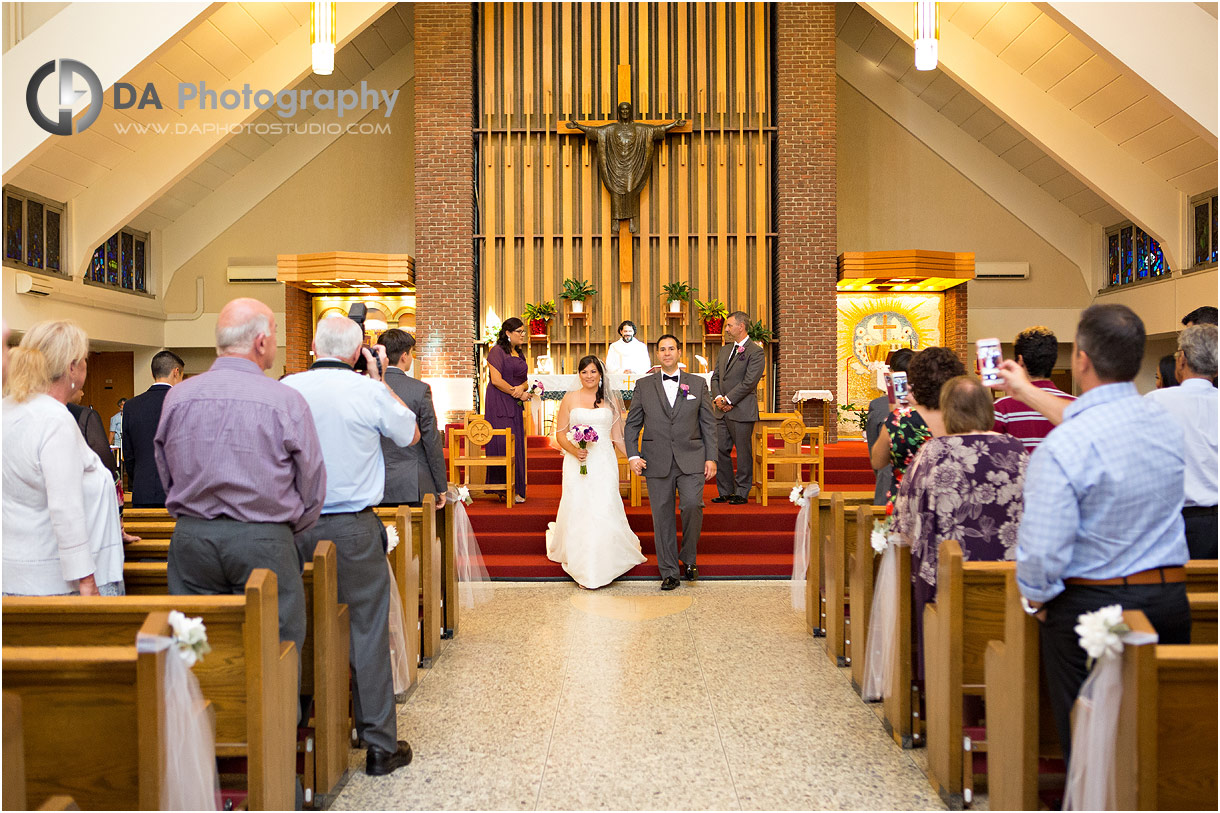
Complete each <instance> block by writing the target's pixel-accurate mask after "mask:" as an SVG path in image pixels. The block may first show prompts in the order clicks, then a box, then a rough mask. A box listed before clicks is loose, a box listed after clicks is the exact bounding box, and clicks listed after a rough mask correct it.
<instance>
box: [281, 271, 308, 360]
mask: <svg viewBox="0 0 1220 813" xmlns="http://www.w3.org/2000/svg"><path fill="white" fill-rule="evenodd" d="M312 345H313V297H312V296H311V295H310V294H309V293H308V292H306V291H302V290H301V289H300V288H296V287H294V286H292V285H285V286H284V372H285V373H288V374H292V373H299V372H301V371H303V370H306V369H308V367H309V350H310V348H311V346H312Z"/></svg>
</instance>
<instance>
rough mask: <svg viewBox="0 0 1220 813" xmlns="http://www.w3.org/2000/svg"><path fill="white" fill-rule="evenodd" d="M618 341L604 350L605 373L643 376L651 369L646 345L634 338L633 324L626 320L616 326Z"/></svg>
mask: <svg viewBox="0 0 1220 813" xmlns="http://www.w3.org/2000/svg"><path fill="white" fill-rule="evenodd" d="M618 335H619V337H620V338H619V340H618V341H617V342H615V343H614V344H612V345H610V347H609V348H608V349H607V350H606V372H608V373H617V374H626V373H631V374H632V375H643V374H644V373H646V372H648V371H649V370H651V369H652V358H651V357H650V356H649V355H648V344H647V343H645V342H644V341H643V340H641V339H637V338H636V337H635V323H634V322H632V321H630V320H628V321H625V322H623V323H621V324H620V325H619V326H618Z"/></svg>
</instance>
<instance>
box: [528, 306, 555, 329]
mask: <svg viewBox="0 0 1220 813" xmlns="http://www.w3.org/2000/svg"><path fill="white" fill-rule="evenodd" d="M557 312H558V311H557V310H556V309H555V300H553V299H547V300H545V301H543V302H539V303H538V304H537V305H535V304H533V303H530V302H526V303H525V319H526V321H528V322H529V324H530V335H531V336H545V335H546V331H547V322H549V321H551V317H553V316H554V315H555V314H556V313H557Z"/></svg>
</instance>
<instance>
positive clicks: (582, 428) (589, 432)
mask: <svg viewBox="0 0 1220 813" xmlns="http://www.w3.org/2000/svg"><path fill="white" fill-rule="evenodd" d="M568 440H570V441H572V442H573V443H575V444H576V445H577V446H579V447H580V448H582V449H585V448H588V444H590V443H597V440H598V437H597V430H596V429H594V428H593V427H592V426H586V425H584V424H577V425H576V426H573V427H572V428H571V429H569V430H568ZM580 473H581V474H588V473H589V467H588V466H587V465H586V464H585V461H583V460H582V461H581V462H580Z"/></svg>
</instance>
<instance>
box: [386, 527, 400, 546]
mask: <svg viewBox="0 0 1220 813" xmlns="http://www.w3.org/2000/svg"><path fill="white" fill-rule="evenodd" d="M385 538H386V546H385V552H386V553H389V552H390V551H392V550H394V548H396V547H398V528H397V527H396V526H394V525H392V524H389V523H387V524H386V526H385Z"/></svg>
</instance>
